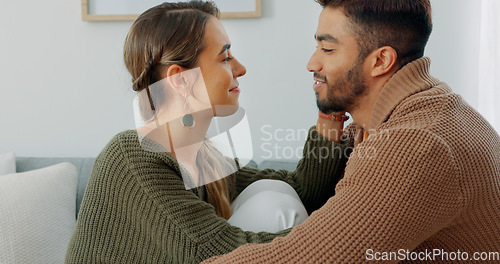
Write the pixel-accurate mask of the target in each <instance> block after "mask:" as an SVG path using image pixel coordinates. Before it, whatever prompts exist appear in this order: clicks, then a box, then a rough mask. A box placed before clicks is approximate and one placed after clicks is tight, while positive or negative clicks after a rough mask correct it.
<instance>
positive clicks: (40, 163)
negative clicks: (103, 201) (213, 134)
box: [0, 153, 297, 264]
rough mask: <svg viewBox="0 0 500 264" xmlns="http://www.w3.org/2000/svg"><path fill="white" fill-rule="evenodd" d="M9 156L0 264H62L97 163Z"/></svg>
mask: <svg viewBox="0 0 500 264" xmlns="http://www.w3.org/2000/svg"><path fill="white" fill-rule="evenodd" d="M11 154H12V155H11V156H10V159H11V160H12V162H11V163H14V159H15V168H13V167H14V164H12V165H11V166H10V170H11V171H10V174H6V175H2V174H1V173H0V263H1V264H11V263H13V264H14V263H15V264H22V263H30V264H31V263H37V264H42V263H50V264H54V263H62V262H63V261H64V255H65V252H66V248H67V244H68V242H69V239H70V237H71V234H72V231H73V229H74V226H75V223H76V219H77V218H78V211H79V210H80V204H81V202H82V199H83V195H84V193H85V188H86V186H87V183H88V180H89V177H90V173H91V171H92V166H93V164H94V161H95V158H76V157H69V158H42V157H14V154H13V153H11ZM0 156H1V155H0ZM296 165H297V161H281V160H266V161H263V162H261V163H259V164H257V163H256V162H254V161H251V162H250V163H249V164H248V165H247V166H250V167H254V168H271V169H277V170H278V169H286V170H294V169H295V167H296ZM0 166H2V162H0ZM3 166H4V167H5V162H4V165H3ZM0 169H1V168H0ZM13 170H15V172H16V173H13ZM0 172H1V170H0ZM5 173H6V172H5V171H4V174H5ZM7 173H8V172H7ZM2 207H3V208H2Z"/></svg>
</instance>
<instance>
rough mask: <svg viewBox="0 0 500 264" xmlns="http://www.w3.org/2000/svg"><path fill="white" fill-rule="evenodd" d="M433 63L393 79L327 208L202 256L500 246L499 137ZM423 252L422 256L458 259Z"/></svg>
mask: <svg viewBox="0 0 500 264" xmlns="http://www.w3.org/2000/svg"><path fill="white" fill-rule="evenodd" d="M429 68H430V60H429V59H428V58H422V59H419V60H416V61H414V62H411V63H410V64H408V65H406V66H405V67H403V68H402V69H400V70H399V71H398V72H397V73H396V74H395V75H394V76H393V77H392V78H391V79H390V80H389V81H388V82H387V84H386V85H385V86H384V88H383V89H382V91H381V93H380V94H379V96H378V99H377V100H376V103H375V105H374V108H373V115H372V117H371V123H370V136H369V137H368V138H367V139H366V140H364V141H363V142H362V143H361V144H359V145H357V146H356V147H355V148H354V151H353V152H352V154H351V157H350V159H349V161H348V163H347V166H346V171H345V176H344V178H343V179H342V180H341V181H340V182H339V183H338V185H337V186H336V194H335V196H333V197H332V198H330V199H329V200H328V201H327V203H326V204H325V205H324V206H323V207H322V208H321V209H319V210H317V211H315V212H314V213H313V214H312V215H311V216H310V217H309V218H308V219H307V220H306V221H305V222H304V223H302V224H301V225H299V226H297V227H295V228H293V229H292V231H291V232H290V234H288V235H287V236H285V237H278V238H276V239H274V240H273V241H272V242H271V243H268V244H261V245H256V244H248V245H244V246H242V247H240V248H238V249H236V250H235V251H233V252H232V253H230V254H226V255H224V256H219V257H214V258H212V259H209V260H207V261H206V262H204V263H231V264H234V263H365V262H368V263H370V262H374V261H370V259H374V257H375V256H376V255H375V252H379V253H383V252H396V253H398V251H399V250H403V251H402V252H405V251H406V250H408V251H409V252H417V253H418V252H424V253H425V252H426V250H427V252H428V251H430V252H433V250H435V249H436V250H442V251H443V252H451V253H453V252H457V251H458V250H459V251H461V252H467V254H468V256H469V257H470V258H473V257H474V255H473V254H474V253H475V252H498V251H500V138H499V136H498V133H497V132H495V130H494V129H493V128H492V127H491V126H490V124H489V123H488V122H487V121H485V119H484V118H483V117H482V116H481V115H480V114H479V113H477V112H476V111H475V110H474V109H472V108H471V107H470V106H469V105H468V104H467V103H466V102H464V100H463V99H462V98H461V97H460V96H459V95H457V94H454V93H453V92H452V90H451V89H450V88H449V87H448V86H447V85H446V84H445V83H443V82H440V81H439V80H437V79H435V78H433V77H432V76H431V75H430V74H429ZM497 254H498V253H497ZM378 256H379V257H381V256H382V255H378ZM386 256H387V255H386ZM420 256H424V257H422V258H421V259H420V260H419V261H417V263H418V262H424V263H427V262H429V263H450V262H451V261H450V259H446V258H443V257H444V255H442V256H443V257H439V256H437V257H436V258H435V259H434V261H431V260H433V259H432V258H431V259H429V258H428V256H425V255H423V254H421V255H420ZM496 256H497V257H498V255H496ZM379 260H380V261H375V263H396V262H400V261H401V262H404V263H406V262H411V261H408V259H404V258H403V257H401V256H400V255H397V257H396V258H394V255H393V256H392V258H391V259H385V260H381V259H379ZM465 262H467V263H470V262H471V261H470V260H468V261H465ZM499 262H500V261H498V259H497V260H496V261H491V262H490V263H499ZM411 263H416V262H411Z"/></svg>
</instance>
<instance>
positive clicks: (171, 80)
mask: <svg viewBox="0 0 500 264" xmlns="http://www.w3.org/2000/svg"><path fill="white" fill-rule="evenodd" d="M184 71H185V69H184V67H182V66H179V65H177V64H173V65H170V66H169V67H168V68H166V69H165V70H164V71H162V72H161V77H162V79H164V78H166V79H167V80H168V84H169V85H170V87H171V88H172V89H173V90H174V91H176V92H178V93H179V94H182V95H183V94H185V93H186V92H188V90H189V89H187V86H188V83H187V81H186V78H185V77H184V74H183V72H184Z"/></svg>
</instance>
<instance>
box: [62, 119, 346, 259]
mask: <svg viewBox="0 0 500 264" xmlns="http://www.w3.org/2000/svg"><path fill="white" fill-rule="evenodd" d="M348 146H349V143H342V144H334V143H332V142H330V141H327V140H325V139H324V138H322V137H321V136H319V134H318V133H317V132H316V131H315V129H314V127H313V128H311V130H310V133H309V137H308V140H307V142H306V144H305V147H304V158H302V160H301V161H300V162H299V164H298V166H297V169H296V170H295V171H294V172H288V171H284V170H280V171H274V170H271V169H266V170H257V169H252V168H247V167H245V168H241V169H239V170H238V171H237V173H236V174H235V175H234V180H233V181H229V182H231V183H232V184H231V185H230V191H231V192H232V194H233V195H232V197H231V198H233V199H234V197H235V196H236V195H237V194H239V193H240V192H241V191H242V190H243V189H244V188H245V187H247V186H248V185H249V184H251V183H252V182H254V181H256V180H260V179H279V180H283V181H286V182H287V183H289V184H290V185H291V186H292V187H293V188H294V189H295V190H296V191H297V193H298V195H299V196H300V198H301V199H302V202H303V203H304V206H305V207H306V209H307V211H308V212H309V213H311V212H312V211H314V210H316V209H318V208H320V207H321V206H322V205H323V204H324V203H325V202H326V201H327V200H328V198H330V197H331V196H333V195H334V189H335V185H336V184H337V182H338V181H339V180H340V178H341V177H342V175H343V170H344V168H345V163H346V158H345V155H343V153H344V152H345V150H346V148H347V147H348ZM325 150H328V151H325ZM320 152H321V153H320ZM319 154H321V155H319ZM326 154H328V156H325V155H326ZM289 231H290V229H287V230H284V231H281V232H279V233H266V232H260V233H253V232H248V231H243V230H242V229H240V228H238V227H235V226H231V225H230V224H228V223H227V222H226V221H225V220H224V219H223V218H221V217H218V216H216V214H215V211H214V208H213V207H212V205H210V204H208V203H207V202H206V190H205V188H204V187H199V188H197V189H193V190H186V189H185V186H184V183H183V181H182V177H181V172H180V168H179V164H178V163H177V162H176V160H175V159H174V158H173V157H172V156H171V155H170V154H169V153H153V152H148V151H146V150H144V149H142V148H141V146H140V143H139V140H138V136H137V132H136V131H134V130H127V131H124V132H121V133H119V134H118V135H116V136H115V137H114V138H113V139H112V140H111V141H110V142H109V143H108V144H107V145H106V147H105V148H104V150H103V151H102V152H101V153H100V154H99V156H98V157H97V159H96V161H95V164H94V167H93V169H92V174H91V177H90V180H89V183H88V186H87V189H86V191H85V196H84V199H83V202H82V206H81V209H80V212H79V216H78V221H77V225H76V228H75V230H74V233H73V236H72V238H71V241H70V244H69V247H68V251H67V255H66V261H65V262H66V263H113V264H114V263H199V262H201V261H202V260H204V259H207V258H209V257H212V256H217V255H221V254H225V253H228V252H231V251H232V250H234V249H236V248H237V247H239V246H241V245H243V244H246V243H266V242H270V241H272V240H273V239H274V238H275V237H277V236H284V235H286V234H287V233H288V232H289Z"/></svg>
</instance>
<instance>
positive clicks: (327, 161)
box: [236, 126, 351, 214]
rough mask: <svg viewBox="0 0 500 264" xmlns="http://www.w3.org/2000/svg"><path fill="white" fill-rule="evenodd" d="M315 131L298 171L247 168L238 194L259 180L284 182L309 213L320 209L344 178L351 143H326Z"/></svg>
mask: <svg viewBox="0 0 500 264" xmlns="http://www.w3.org/2000/svg"><path fill="white" fill-rule="evenodd" d="M315 128H316V127H315V126H313V127H311V128H310V129H309V133H308V138H307V140H306V143H305V145H304V150H303V154H302V159H301V160H300V161H299V163H298V164H297V168H296V170H295V171H292V172H290V171H286V170H278V171H276V170H272V169H264V170H258V169H254V168H248V167H244V168H242V169H240V170H239V171H238V172H237V173H236V189H237V193H240V192H241V191H243V189H245V188H246V187H247V186H248V185H250V184H251V183H253V182H255V181H257V180H261V179H276V180H282V181H285V182H287V183H288V184H290V185H291V186H292V187H293V188H294V189H295V191H296V192H297V194H298V195H299V197H300V199H301V200H302V203H303V204H304V206H305V208H306V210H307V212H308V213H309V214H310V213H312V212H313V211H315V210H316V209H318V208H320V207H321V206H322V205H323V204H324V203H325V202H326V201H327V200H328V199H329V198H330V197H332V196H333V195H334V194H335V185H336V184H337V182H338V181H339V180H340V179H341V178H342V176H343V173H344V168H345V165H346V162H347V159H348V155H349V151H350V147H351V143H350V142H348V141H343V142H342V143H341V144H337V143H334V142H331V141H329V140H326V139H325V138H323V137H322V136H321V135H319V133H318V132H317V131H316V129H315Z"/></svg>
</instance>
